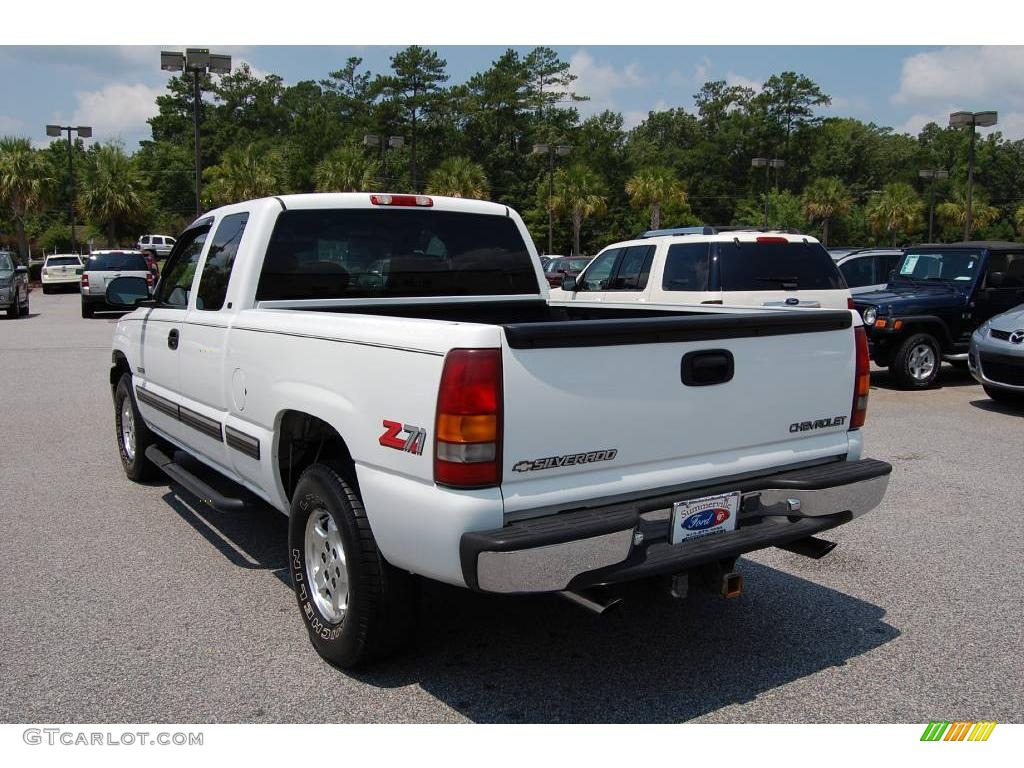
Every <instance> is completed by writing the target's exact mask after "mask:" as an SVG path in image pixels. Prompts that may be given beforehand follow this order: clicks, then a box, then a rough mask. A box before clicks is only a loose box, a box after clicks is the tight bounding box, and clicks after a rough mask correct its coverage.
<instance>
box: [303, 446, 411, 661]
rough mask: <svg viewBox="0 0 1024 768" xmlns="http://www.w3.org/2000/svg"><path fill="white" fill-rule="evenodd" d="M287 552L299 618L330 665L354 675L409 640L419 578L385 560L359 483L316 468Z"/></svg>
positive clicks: (306, 478) (306, 475)
mask: <svg viewBox="0 0 1024 768" xmlns="http://www.w3.org/2000/svg"><path fill="white" fill-rule="evenodd" d="M339 544H340V549H339ZM288 550H289V556H288V561H289V564H290V568H291V575H292V586H293V588H294V589H295V598H296V600H297V601H298V604H299V613H300V614H301V616H302V620H303V622H304V623H305V625H306V631H307V632H308V633H309V639H310V641H311V642H312V643H313V647H314V648H315V649H316V652H317V653H318V654H320V656H322V657H323V658H324V659H325V660H326V661H328V662H330V663H332V664H335V665H337V666H339V667H341V668H343V669H351V668H353V667H357V666H360V665H362V664H366V663H369V662H371V661H376V660H379V659H383V658H384V657H386V656H388V655H389V654H391V653H394V652H395V651H396V650H398V648H400V647H401V646H403V645H404V644H405V643H407V642H408V640H409V639H410V637H411V636H412V631H413V628H414V626H415V621H416V607H417V602H418V601H417V598H418V583H417V580H416V578H415V577H414V576H412V575H411V574H409V573H407V572H405V571H402V570H400V569H398V568H395V567H394V566H392V565H391V564H390V563H388V562H387V561H386V560H385V559H384V556H383V555H382V554H381V551H380V549H378V547H377V542H376V541H375V540H374V538H373V531H371V530H370V523H369V521H368V520H367V518H366V510H365V509H364V508H363V502H362V500H361V499H360V498H359V495H358V493H357V492H356V491H355V490H354V483H350V482H349V481H347V480H346V479H345V478H344V477H342V475H341V473H340V472H339V471H338V469H337V468H334V467H331V466H328V465H326V464H313V465H312V466H310V467H308V468H307V469H306V470H305V471H304V472H303V473H302V476H301V477H300V478H299V482H298V485H296V487H295V493H294V495H293V497H292V505H291V517H290V518H289V523H288ZM318 556H319V562H318Z"/></svg>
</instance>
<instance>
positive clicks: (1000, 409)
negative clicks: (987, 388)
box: [971, 397, 1024, 417]
mask: <svg viewBox="0 0 1024 768" xmlns="http://www.w3.org/2000/svg"><path fill="white" fill-rule="evenodd" d="M971 405H972V406H974V407H975V408H977V409H978V410H979V411H988V412H989V413H1005V414H1006V415H1007V416H1017V417H1024V401H1022V402H1021V404H1020V405H1010V404H1005V403H997V402H996V401H995V400H989V399H988V398H987V397H986V398H984V399H982V400H971Z"/></svg>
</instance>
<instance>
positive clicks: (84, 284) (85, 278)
mask: <svg viewBox="0 0 1024 768" xmlns="http://www.w3.org/2000/svg"><path fill="white" fill-rule="evenodd" d="M82 287H83V288H88V287H89V276H88V275H87V274H85V273H84V272H83V273H82Z"/></svg>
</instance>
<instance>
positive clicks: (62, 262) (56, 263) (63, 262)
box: [46, 256, 82, 267]
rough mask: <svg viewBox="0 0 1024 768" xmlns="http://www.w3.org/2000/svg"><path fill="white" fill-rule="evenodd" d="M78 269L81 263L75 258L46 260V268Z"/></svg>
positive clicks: (58, 257)
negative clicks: (73, 267) (72, 267)
mask: <svg viewBox="0 0 1024 768" xmlns="http://www.w3.org/2000/svg"><path fill="white" fill-rule="evenodd" d="M72 265H74V266H76V267H80V266H82V262H80V261H79V260H78V257H77V256H51V257H50V258H48V259H47V260H46V266H48V267H70V266H72Z"/></svg>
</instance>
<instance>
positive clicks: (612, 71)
mask: <svg viewBox="0 0 1024 768" xmlns="http://www.w3.org/2000/svg"><path fill="white" fill-rule="evenodd" d="M569 71H570V72H571V73H572V74H574V75H576V81H575V82H574V83H573V84H572V89H573V90H574V91H575V92H576V93H578V94H579V95H580V96H589V97H590V101H584V102H580V103H579V104H578V105H577V106H578V107H579V109H580V111H581V112H583V113H586V114H595V113H597V112H601V111H602V110H605V109H611V110H614V109H616V103H615V97H614V92H615V91H621V90H624V89H628V88H643V87H645V86H647V85H648V84H649V83H650V78H648V77H647V76H646V75H645V74H644V73H643V70H642V69H641V67H640V65H639V64H637V63H635V62H633V63H630V64H627V65H626V66H625V67H622V68H621V69H618V68H616V67H614V66H612V65H611V64H600V63H598V62H597V60H595V59H594V57H593V56H591V55H590V54H589V53H588V52H587V51H584V50H580V51H577V52H576V53H574V54H573V55H572V57H571V58H570V59H569Z"/></svg>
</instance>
